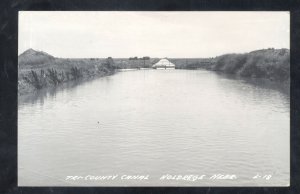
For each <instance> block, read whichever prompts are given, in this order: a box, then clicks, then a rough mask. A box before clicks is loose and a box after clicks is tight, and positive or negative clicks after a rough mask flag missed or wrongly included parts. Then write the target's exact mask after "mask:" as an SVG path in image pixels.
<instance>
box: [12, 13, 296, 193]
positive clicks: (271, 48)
mask: <svg viewBox="0 0 300 194" xmlns="http://www.w3.org/2000/svg"><path fill="white" fill-rule="evenodd" d="M18 46H19V47H18V52H19V56H18V186H97V187H105V186H135V187H142V186H151V187H165V186H181V187H189V186H192V187H207V186H210V187H219V186H239V187H242V186H267V187H271V186H284V187H285V186H289V185H290V50H289V49H290V15H289V12H286V11H284V12H273V11H268V12H263V11H248V12H243V11H238V12H236V11H235V12H217V11H215V12H213V11H205V12H202V11H193V12H186V11H173V12H167V11H164V12H159V11H155V12H150V11H147V12H142V11H139V12H134V11H76V12H75V11H20V12H19V45H18Z"/></svg>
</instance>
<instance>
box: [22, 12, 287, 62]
mask: <svg viewBox="0 0 300 194" xmlns="http://www.w3.org/2000/svg"><path fill="white" fill-rule="evenodd" d="M289 47H290V15H289V12H286V11H285V12H272V11H268V12H258V11H249V12H212V11H206V12H204V11H193V12H133V11H131V12H127V11H105V12H104V11H95V12H92V11H89V12H87V11H76V12H75V11H68V12H66V11H20V12H19V49H18V52H19V54H21V53H23V52H24V51H25V50H27V49H29V48H32V49H34V50H38V51H44V52H47V53H49V54H51V55H53V56H55V57H64V58H106V57H109V56H110V57H115V58H117V57H120V58H121V57H126V58H127V57H134V56H137V57H143V56H150V57H161V58H162V57H170V58H171V57H173V58H176V57H178V58H193V57H199V58H205V57H215V56H218V55H222V54H226V53H244V52H249V51H253V50H258V49H264V48H289Z"/></svg>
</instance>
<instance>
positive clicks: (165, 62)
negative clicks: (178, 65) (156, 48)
mask: <svg viewBox="0 0 300 194" xmlns="http://www.w3.org/2000/svg"><path fill="white" fill-rule="evenodd" d="M157 66H166V67H175V64H174V63H172V62H170V61H169V60H168V59H161V60H159V61H158V62H157V63H155V64H154V65H153V66H152V67H157Z"/></svg>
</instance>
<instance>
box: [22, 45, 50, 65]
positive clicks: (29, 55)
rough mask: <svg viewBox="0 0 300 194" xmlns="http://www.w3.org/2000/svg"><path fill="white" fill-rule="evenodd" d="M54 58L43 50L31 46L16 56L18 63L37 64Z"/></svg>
mask: <svg viewBox="0 0 300 194" xmlns="http://www.w3.org/2000/svg"><path fill="white" fill-rule="evenodd" d="M54 59H55V57H53V56H52V55H50V54H48V53H46V52H43V51H36V50H34V49H32V48H30V49H28V50H26V51H24V52H23V53H22V54H20V55H19V57H18V64H19V65H38V64H45V63H48V62H51V61H53V60H54Z"/></svg>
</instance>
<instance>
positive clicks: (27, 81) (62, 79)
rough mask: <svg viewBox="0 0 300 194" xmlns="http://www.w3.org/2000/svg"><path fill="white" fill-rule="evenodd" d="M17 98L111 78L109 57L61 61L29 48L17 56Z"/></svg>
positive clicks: (112, 70)
mask: <svg viewBox="0 0 300 194" xmlns="http://www.w3.org/2000/svg"><path fill="white" fill-rule="evenodd" d="M18 65H19V71H18V76H19V79H18V95H19V96H22V95H25V94H29V93H32V92H35V91H37V90H41V89H44V88H51V87H57V86H60V85H63V84H65V83H69V82H74V81H79V80H88V79H92V78H96V77H103V76H108V75H112V74H114V72H115V69H116V67H115V66H114V61H113V60H112V58H107V59H62V58H55V57H53V56H51V55H49V54H47V53H45V52H39V51H35V50H33V49H29V50H27V51H25V52H24V53H22V54H21V55H20V56H19V63H18Z"/></svg>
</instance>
